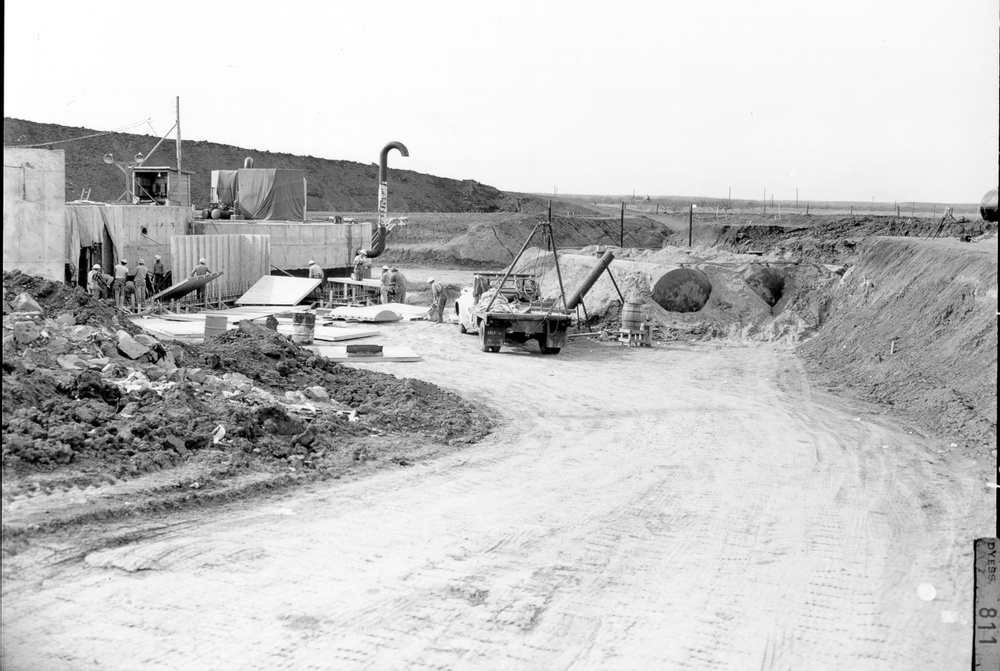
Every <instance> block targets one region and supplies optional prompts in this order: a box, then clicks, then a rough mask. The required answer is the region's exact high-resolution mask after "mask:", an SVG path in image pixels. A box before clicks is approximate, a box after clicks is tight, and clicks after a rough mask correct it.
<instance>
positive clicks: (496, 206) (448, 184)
mask: <svg viewBox="0 0 1000 671" xmlns="http://www.w3.org/2000/svg"><path fill="white" fill-rule="evenodd" d="M97 133H100V131H97V130H93V129H90V128H77V127H71V126H60V125H56V124H47V123H36V122H34V121H25V120H22V119H11V118H7V117H5V118H4V120H3V142H4V146H5V147H6V146H16V145H34V144H39V143H53V144H51V147H52V148H53V149H62V150H64V151H65V152H66V200H67V201H70V200H75V199H77V198H79V197H80V193H81V192H82V190H83V189H88V188H89V189H90V190H91V191H90V200H96V201H114V200H117V199H118V197H119V196H121V195H122V193H123V192H124V191H125V176H124V175H123V174H122V172H121V171H120V170H119V169H118V168H117V167H115V166H114V165H108V164H106V163H104V161H103V156H104V155H105V154H107V153H108V152H110V153H112V154H114V155H115V158H116V159H117V160H119V161H123V162H124V161H127V160H130V159H131V158H132V157H133V156H135V154H137V153H141V154H143V155H145V154H146V153H147V152H149V151H150V150H151V149H153V147H154V146H155V145H156V143H157V142H158V141H159V138H158V137H154V136H151V135H136V134H132V133H107V134H101V135H99V136H97V137H89V138H84V139H79V140H76V139H74V138H80V137H82V136H86V135H93V134H97ZM64 140H73V141H72V142H61V141H64ZM55 143H58V144H55ZM175 147H176V144H175V142H174V141H173V140H172V139H167V140H166V141H165V142H164V143H163V145H161V146H160V148H159V149H157V150H156V153H155V154H153V155H152V157H150V159H149V161H148V163H147V165H149V166H163V165H169V166H176V164H177V160H176V153H175V152H176V149H175ZM183 150H184V154H183V161H184V165H183V168H184V170H186V171H191V172H193V173H194V175H192V179H191V191H192V194H193V201H194V202H193V204H194V205H196V206H198V207H202V206H204V205H207V204H208V190H209V183H210V173H211V171H212V170H227V169H229V170H232V169H236V168H242V167H243V159H244V158H246V157H248V156H249V157H252V158H253V160H254V167H255V168H294V169H299V170H305V171H306V182H307V184H308V191H307V194H308V208H309V211H311V212H330V211H332V212H374V211H375V210H376V207H377V203H376V201H377V199H378V166H377V165H373V164H364V163H355V162H353V161H336V160H330V159H323V158H315V157H313V156H295V155H293V154H281V153H274V152H269V151H257V150H251V149H246V148H244V147H234V146H231V145H224V144H217V143H215V142H201V141H197V140H184V141H183ZM389 193H390V198H391V202H390V205H391V209H392V210H393V211H395V212H499V211H511V210H516V209H517V207H518V199H517V198H516V197H514V196H512V195H508V194H506V193H504V192H503V191H500V190H499V189H496V188H494V187H492V186H487V185H485V184H480V183H479V182H476V181H473V180H457V179H447V178H444V177H435V176H434V175H425V174H423V173H419V172H413V171H412V170H399V169H396V168H393V167H391V166H390V168H389Z"/></svg>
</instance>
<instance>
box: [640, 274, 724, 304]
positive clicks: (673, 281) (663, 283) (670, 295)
mask: <svg viewBox="0 0 1000 671" xmlns="http://www.w3.org/2000/svg"><path fill="white" fill-rule="evenodd" d="M711 295H712V281H711V280H710V279H708V275H706V274H705V273H704V272H702V271H700V270H698V269H697V268H676V269H674V270H668V271H667V272H666V273H664V274H663V275H662V276H661V277H660V278H659V279H658V280H656V282H655V283H654V284H653V290H652V298H653V300H654V301H656V304H657V305H659V306H660V307H661V308H663V309H664V310H669V311H670V312H697V311H698V310H700V309H702V308H703V307H705V303H707V302H708V297H709V296H711Z"/></svg>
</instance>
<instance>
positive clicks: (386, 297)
mask: <svg viewBox="0 0 1000 671" xmlns="http://www.w3.org/2000/svg"><path fill="white" fill-rule="evenodd" d="M381 288H382V305H385V304H386V303H391V302H392V301H391V298H392V294H393V291H392V273H390V272H389V266H382V287H381Z"/></svg>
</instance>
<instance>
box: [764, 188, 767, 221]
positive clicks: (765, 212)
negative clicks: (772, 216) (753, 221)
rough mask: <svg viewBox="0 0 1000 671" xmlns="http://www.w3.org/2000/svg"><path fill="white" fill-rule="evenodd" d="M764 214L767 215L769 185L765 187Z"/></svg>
mask: <svg viewBox="0 0 1000 671" xmlns="http://www.w3.org/2000/svg"><path fill="white" fill-rule="evenodd" d="M764 216H765V217H766V216H767V187H766V186H765V187H764Z"/></svg>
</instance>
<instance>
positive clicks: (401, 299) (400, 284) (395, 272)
mask: <svg viewBox="0 0 1000 671" xmlns="http://www.w3.org/2000/svg"><path fill="white" fill-rule="evenodd" d="M389 278H390V281H391V282H392V302H393V303H406V278H405V277H403V273H401V272H399V268H397V267H396V266H393V267H392V272H391V273H390V275H389Z"/></svg>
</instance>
